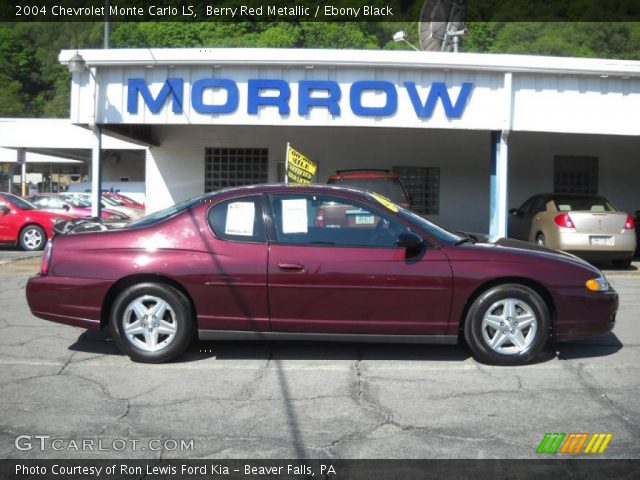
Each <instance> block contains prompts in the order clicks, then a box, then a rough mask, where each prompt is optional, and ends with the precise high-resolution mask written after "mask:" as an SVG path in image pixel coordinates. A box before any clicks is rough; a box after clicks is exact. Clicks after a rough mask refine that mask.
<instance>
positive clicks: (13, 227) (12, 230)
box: [0, 195, 22, 242]
mask: <svg viewBox="0 0 640 480" xmlns="http://www.w3.org/2000/svg"><path fill="white" fill-rule="evenodd" d="M21 226H22V222H21V220H20V215H19V210H18V209H16V208H15V207H14V206H13V204H11V202H9V201H7V199H6V198H5V197H4V196H2V195H0V241H2V242H15V241H16V239H17V238H18V232H19V231H20V227H21Z"/></svg>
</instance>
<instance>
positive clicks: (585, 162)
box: [553, 155, 598, 195]
mask: <svg viewBox="0 0 640 480" xmlns="http://www.w3.org/2000/svg"><path fill="white" fill-rule="evenodd" d="M553 160H554V162H553V191H554V193H583V194H589V195H595V194H597V193H598V157H576V156H564V155H556V156H555V157H554V159H553Z"/></svg>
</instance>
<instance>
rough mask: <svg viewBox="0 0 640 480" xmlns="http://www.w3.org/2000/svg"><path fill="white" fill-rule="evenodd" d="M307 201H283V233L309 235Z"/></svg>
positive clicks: (298, 199)
mask: <svg viewBox="0 0 640 480" xmlns="http://www.w3.org/2000/svg"><path fill="white" fill-rule="evenodd" d="M308 224H309V220H308V218H307V200H306V199H304V198H296V199H295V200H282V233H307V231H308V226H307V225H308Z"/></svg>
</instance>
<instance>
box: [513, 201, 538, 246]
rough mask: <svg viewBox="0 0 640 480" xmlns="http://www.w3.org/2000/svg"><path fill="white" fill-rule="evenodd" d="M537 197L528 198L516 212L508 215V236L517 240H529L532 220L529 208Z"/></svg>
mask: <svg viewBox="0 0 640 480" xmlns="http://www.w3.org/2000/svg"><path fill="white" fill-rule="evenodd" d="M536 198H537V196H533V197H531V198H529V199H528V200H527V201H526V202H524V203H523V204H522V205H520V208H518V209H517V210H516V211H512V213H511V214H510V215H509V236H510V237H511V238H517V239H518V240H529V233H530V230H531V220H532V218H533V215H532V212H531V207H532V205H533V203H534V202H535V201H536Z"/></svg>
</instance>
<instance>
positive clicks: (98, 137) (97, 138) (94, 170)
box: [91, 125, 102, 218]
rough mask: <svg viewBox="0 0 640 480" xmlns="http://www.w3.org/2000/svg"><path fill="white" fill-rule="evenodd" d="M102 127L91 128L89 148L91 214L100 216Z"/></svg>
mask: <svg viewBox="0 0 640 480" xmlns="http://www.w3.org/2000/svg"><path fill="white" fill-rule="evenodd" d="M101 193H102V128H101V127H99V126H98V125H96V126H95V127H94V129H93V145H92V148H91V216H93V217H98V218H100V214H101V213H102V206H101V200H102V195H101Z"/></svg>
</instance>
